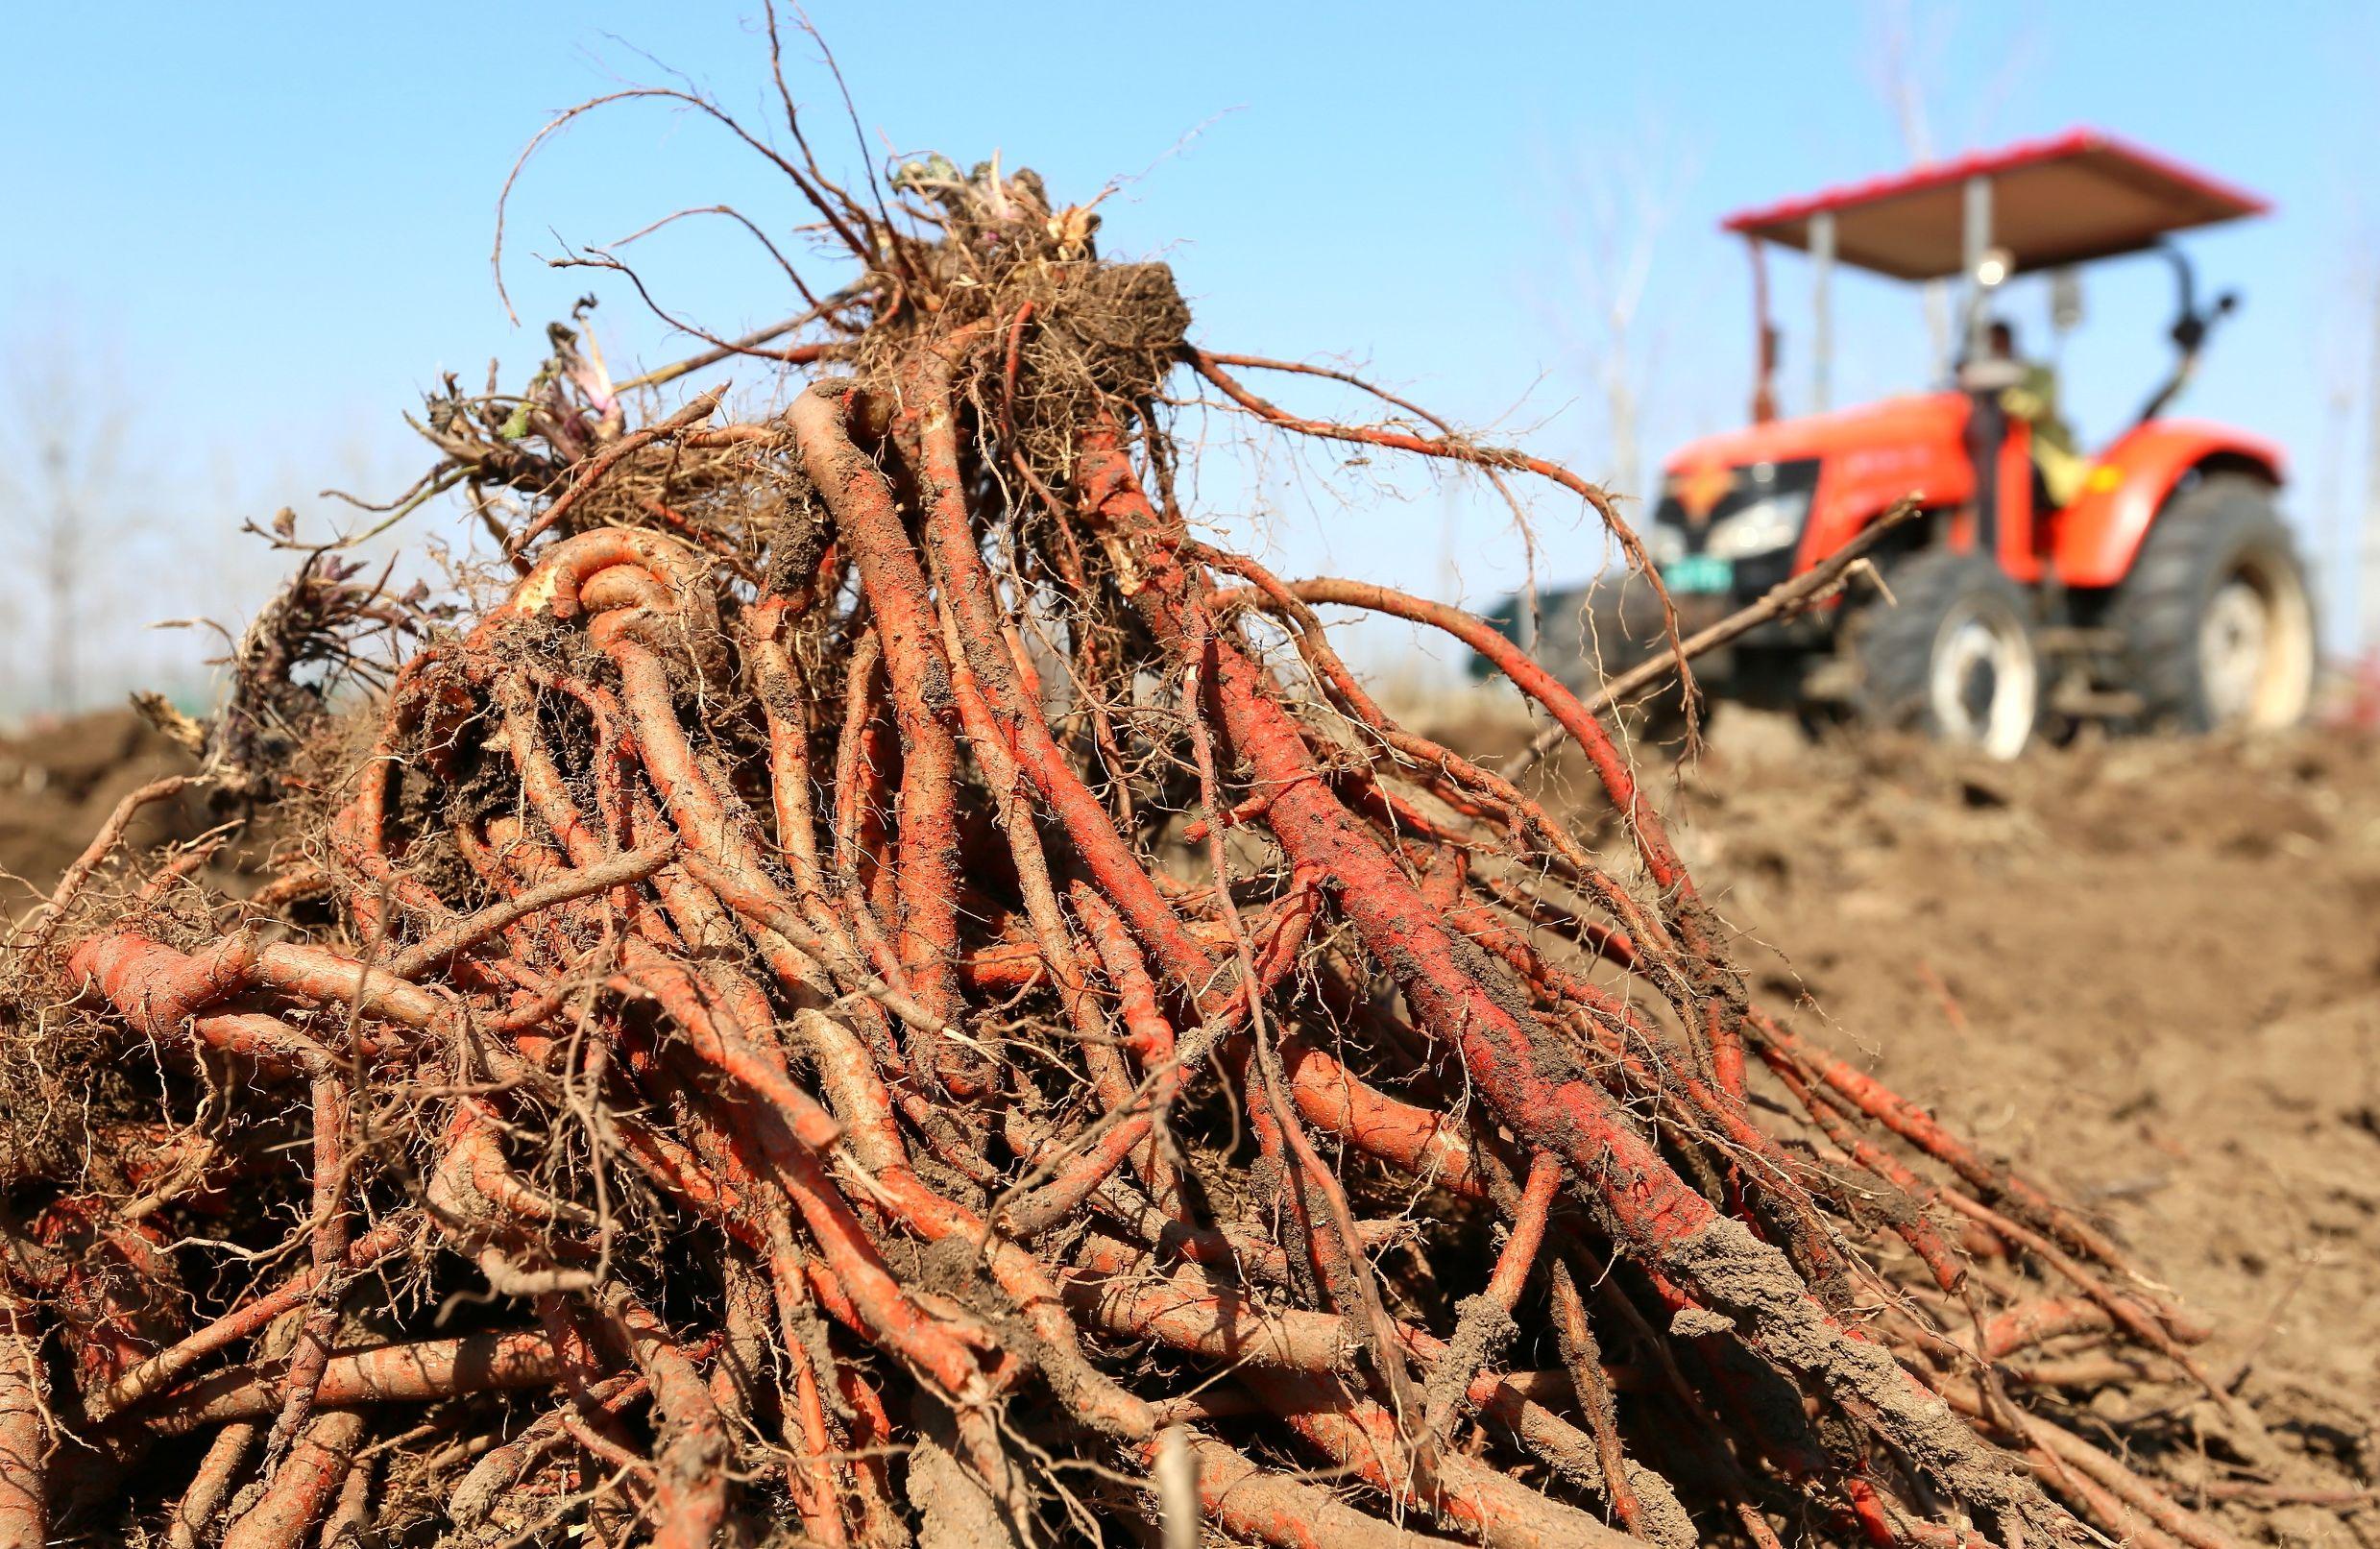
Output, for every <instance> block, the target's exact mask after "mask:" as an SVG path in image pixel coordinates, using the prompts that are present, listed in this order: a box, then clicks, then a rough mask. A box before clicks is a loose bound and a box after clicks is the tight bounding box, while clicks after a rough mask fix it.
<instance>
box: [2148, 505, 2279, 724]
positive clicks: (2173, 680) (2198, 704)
mask: <svg viewBox="0 0 2380 1549" xmlns="http://www.w3.org/2000/svg"><path fill="white" fill-rule="evenodd" d="M2272 496H2273V491H2272V486H2271V484H2270V483H2268V482H2267V481H2265V480H2264V479H2261V478H2257V477H2255V476H2254V475H2252V474H2247V473H2209V474H2206V475H2205V476H2203V477H2202V478H2200V479H2199V480H2198V482H2197V483H2196V484H2194V485H2192V486H2191V487H2190V488H2189V489H2187V490H2184V491H2183V492H2182V493H2181V494H2179V495H2177V496H2174V498H2173V499H2172V500H2171V501H2170V502H2168V503H2167V505H2166V507H2165V509H2164V510H2163V511H2161V512H2160V513H2158V515H2157V519H2156V520H2155V521H2154V522H2153V523H2152V524H2151V525H2150V526H2149V536H2148V537H2147V538H2146V539H2144V540H2142V543H2141V547H2140V553H2139V555H2138V556H2137V557H2136V558H2135V559H2134V560H2133V562H2132V569H2131V570H2130V571H2129V572H2128V573H2127V574H2125V578H2124V579H2123V580H2122V581H2121V582H2119V583H2117V586H2116V593H2115V598H2114V605H2113V607H2112V608H2111V609H2110V612H2109V621H2110V622H2111V623H2112V624H2114V625H2115V627H2116V628H2117V629H2118V630H2119V631H2120V632H2121V633H2122V634H2123V636H2124V661H2123V685H2124V687H2125V688H2127V689H2130V690H2132V691H2133V692H2135V693H2137V694H2139V695H2140V696H2141V698H2142V700H2143V701H2144V702H2145V704H2146V706H2147V709H2146V711H2145V713H2144V714H2143V717H2142V718H2143V719H2144V720H2146V721H2148V722H2149V724H2151V725H2176V726H2179V727H2181V728H2182V729H2184V730H2186V731H2192V732H2205V731H2210V730H2212V729H2213V716H2212V715H2211V714H2210V713H2209V711H2208V709H2207V705H2206V700H2205V694H2204V686H2203V685H2202V684H2201V682H2200V681H2199V677H2198V625H2199V621H2200V617H2201V616H2202V615H2203V614H2204V612H2205V610H2206V606H2207V603H2208V601H2209V600H2210V599H2211V598H2212V597H2213V596H2214V593H2215V588H2216V586H2217V585H2218V583H2219V582H2220V581H2221V580H2222V576H2223V575H2224V573H2225V572H2226V571H2227V570H2228V569H2229V568H2230V566H2231V564H2232V563H2233V561H2234V560H2235V559H2236V558H2237V557H2238V556H2239V555H2240V554H2241V553H2243V552H2245V551H2246V550H2247V549H2248V548H2249V547H2250V546H2251V545H2269V546H2271V547H2273V548H2276V549H2277V550H2278V552H2279V553H2280V554H2281V555H2282V556H2283V557H2284V558H2285V559H2286V560H2287V562H2288V563H2289V565H2290V566H2291V567H2292V568H2293V569H2295V570H2296V571H2297V574H2298V578H2299V581H2300V584H2302V583H2303V580H2304V575H2305V568H2304V566H2303V564H2302V563H2301V562H2300V561H2299V560H2298V558H2297V549H2296V545H2295V542H2294V541H2293V540H2292V538H2291V536H2290V531H2289V527H2288V525H2287V524H2286V523H2285V522H2283V521H2282V520H2281V516H2280V512H2279V511H2278V510H2277V509H2276V508H2275V507H2274V504H2273V499H2272Z"/></svg>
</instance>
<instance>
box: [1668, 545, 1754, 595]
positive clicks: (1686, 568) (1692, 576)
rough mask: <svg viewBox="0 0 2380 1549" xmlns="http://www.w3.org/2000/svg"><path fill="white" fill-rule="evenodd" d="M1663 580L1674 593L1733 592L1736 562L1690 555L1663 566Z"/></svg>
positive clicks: (1707, 555) (1707, 556) (1704, 555)
mask: <svg viewBox="0 0 2380 1549" xmlns="http://www.w3.org/2000/svg"><path fill="white" fill-rule="evenodd" d="M1661 578H1662V580H1663V581H1664V582H1666V583H1667V584H1668V587H1669V590H1670V591H1672V592H1692V593H1712V592H1731V591H1734V590H1735V586H1736V562H1735V561H1734V560H1732V559H1716V558H1713V557H1712V556H1711V555H1709V554H1688V555H1687V556H1686V557H1685V558H1684V559H1681V560H1672V561H1671V562H1670V563H1668V564H1667V565H1664V566H1663V567H1662V569H1661Z"/></svg>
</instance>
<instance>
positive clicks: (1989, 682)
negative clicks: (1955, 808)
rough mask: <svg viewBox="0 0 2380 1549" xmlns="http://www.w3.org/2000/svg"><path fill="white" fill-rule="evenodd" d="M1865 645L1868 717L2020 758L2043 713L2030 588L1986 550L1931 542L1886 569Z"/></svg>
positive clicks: (1862, 711)
mask: <svg viewBox="0 0 2380 1549" xmlns="http://www.w3.org/2000/svg"><path fill="white" fill-rule="evenodd" d="M1884 583H1885V585H1886V586H1887V587H1888V588H1890V589H1891V592H1892V596H1893V601H1892V602H1891V603H1882V602H1881V601H1880V602H1878V603H1876V604H1873V605H1871V606H1870V607H1868V608H1867V609H1865V610H1864V613H1865V615H1866V617H1863V618H1861V619H1860V620H1859V625H1860V630H1859V635H1858V640H1857V641H1856V644H1855V650H1856V652H1857V656H1858V666H1859V688H1858V695H1857V698H1856V701H1855V708H1856V709H1857V710H1858V714H1859V716H1860V718H1861V719H1863V720H1866V721H1869V722H1871V723H1874V724H1878V725H1883V726H1894V727H1906V728H1910V729H1914V730H1918V731H1923V732H1925V733H1926V734H1927V735H1928V736H1930V737H1932V738H1934V739H1936V740H1937V741H1942V742H1948V743H1952V744H1954V745H1956V746H1962V747H1972V748H1975V749H1978V750H1979V751H1980V752H1982V753H1984V754H1987V755H1989V756H1990V757H1992V758H1995V759H2013V758H2015V757H2016V756H2017V755H2018V754H2019V753H2022V752H2024V751H2025V744H2026V743H2027V742H2028V741H2030V740H2031V739H2032V736H2033V728H2034V726H2035V724H2036V723H2037V722H2038V721H2039V719H2040V716H2041V659H2040V656H2039V655H2038V653H2036V651H2035V650H2034V648H2033V638H2032V631H2031V629H2030V628H2029V627H2028V624H2027V618H2028V614H2029V612H2030V610H2029V609H2028V606H2027V600H2026V596H2025V593H2024V592H2023V590H2022V589H2020V588H2019V587H2018V586H2017V585H2016V583H2015V582H2013V581H2011V580H2009V579H2008V577H2007V575H2006V574H2005V573H2004V572H2003V571H2002V570H2001V569H2000V567H1999V566H1997V565H1995V564H1993V563H1992V561H1991V560H1990V559H1988V558H1986V557H1984V556H1983V555H1980V554H1958V553H1954V552H1952V551H1951V550H1949V549H1929V550H1926V551H1925V552H1922V553H1918V554H1913V555H1911V556H1910V557H1909V558H1907V559H1906V560H1903V561H1902V562H1901V563H1899V564H1897V565H1895V566H1894V567H1893V568H1892V569H1890V570H1889V571H1887V572H1886V573H1885V577H1884Z"/></svg>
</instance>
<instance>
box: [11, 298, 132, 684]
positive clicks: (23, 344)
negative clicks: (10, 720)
mask: <svg viewBox="0 0 2380 1549" xmlns="http://www.w3.org/2000/svg"><path fill="white" fill-rule="evenodd" d="M6 358H7V359H8V361H9V362H10V370H9V375H10V377H11V378H12V382H13V388H12V394H11V397H12V400H13V402H12V409H11V412H10V413H9V414H8V416H7V427H6V429H5V430H0V501H4V502H5V505H6V508H7V509H8V511H9V513H10V515H9V518H8V520H6V521H5V522H0V530H5V531H6V532H7V533H8V534H10V535H11V536H12V538H13V540H14V545H12V546H16V548H17V551H18V553H19V554H20V555H21V557H22V558H23V559H25V560H27V561H30V563H31V567H32V569H33V571H34V573H35V574H36V575H38V576H39V577H40V581H41V606H40V618H41V637H42V643H41V645H40V647H39V655H40V661H41V681H42V690H41V697H42V702H43V703H44V705H46V707H47V708H48V709H50V710H52V711H55V712H61V713H62V712H66V711H70V710H74V709H77V708H79V707H80V705H81V704H82V701H83V695H84V692H85V677H84V673H85V655H84V645H85V641H86V639H87V638H88V637H89V636H90V635H91V634H92V633H93V631H94V622H95V620H98V619H99V618H100V610H99V609H98V608H97V606H96V599H95V597H94V591H95V587H94V580H95V571H96V570H97V569H100V568H102V567H103V566H104V564H105V560H106V556H107V555H109V553H110V551H112V550H113V549H114V548H116V547H117V546H118V545H121V544H123V543H124V542H125V541H126V540H128V539H129V538H130V537H131V536H132V534H133V532H134V529H135V528H136V527H137V526H138V524H139V522H138V516H137V513H136V512H135V511H134V507H133V499H132V495H133V476H132V472H131V469H130V467H129V464H128V461H127V458H128V452H129V449H130V446H131V439H130V428H131V420H130V416H129V414H128V412H127V410H126V406H125V402H124V399H123V396H122V390H121V380H122V378H121V374H120V373H119V372H117V371H115V370H113V369H111V368H110V362H111V360H112V358H113V356H112V352H111V351H106V350H100V349H92V348H87V347H85V346H82V345H81V344H79V343H78V342H77V341H76V340H75V339H74V338H73V336H72V334H71V333H70V332H69V331H68V330H67V329H65V328H64V327H53V328H52V329H51V330H50V331H48V332H46V333H44V334H42V335H39V336H37V337H34V338H31V339H26V340H20V341H18V342H17V343H16V344H15V345H14V346H12V348H11V349H9V350H8V351H7V352H6Z"/></svg>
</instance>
